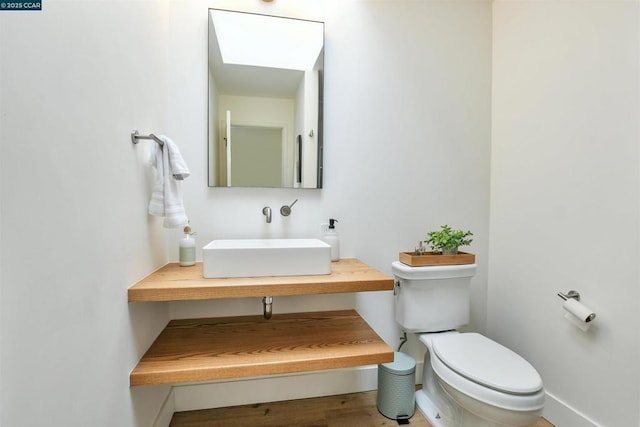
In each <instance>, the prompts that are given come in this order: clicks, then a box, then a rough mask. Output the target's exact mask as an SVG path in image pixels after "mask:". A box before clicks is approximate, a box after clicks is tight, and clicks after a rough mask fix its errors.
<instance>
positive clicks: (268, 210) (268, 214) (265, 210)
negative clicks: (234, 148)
mask: <svg viewBox="0 0 640 427" xmlns="http://www.w3.org/2000/svg"><path fill="white" fill-rule="evenodd" d="M262 215H264V216H266V217H267V224H269V223H270V222H271V208H270V207H269V206H265V207H264V208H262Z"/></svg>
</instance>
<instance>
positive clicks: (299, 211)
mask: <svg viewBox="0 0 640 427" xmlns="http://www.w3.org/2000/svg"><path fill="white" fill-rule="evenodd" d="M208 7H218V8H222V9H233V10H244V11H255V12H261V13H269V14H274V15H280V16H290V17H300V18H305V19H311V20H318V21H324V22H325V42H326V49H325V128H324V131H325V180H324V188H323V189H322V190H291V189H288V190H284V189H247V188H208V187H207V186H206V156H205V154H204V153H205V144H206V129H207V125H206V105H207V104H206V102H207V99H206V94H207V86H206V85H207V75H206V66H207V64H206V57H205V56H204V55H203V52H205V51H206V41H207V8H208ZM170 18H171V25H170V37H169V40H170V42H171V51H170V60H169V64H170V73H169V74H170V76H171V79H172V81H171V82H170V87H169V89H170V90H169V105H170V111H169V132H170V134H171V136H172V137H173V138H174V140H175V141H176V142H178V143H179V144H181V147H182V151H183V154H184V155H185V157H186V158H187V159H188V161H189V166H190V167H191V171H192V176H191V177H190V178H189V180H188V181H185V185H184V187H183V188H184V190H185V197H184V199H185V206H186V210H187V213H188V215H189V217H190V219H191V223H192V226H193V228H194V230H196V231H197V232H198V235H197V239H198V241H199V245H203V244H205V243H206V242H208V241H210V240H211V239H214V238H230V237H282V236H288V237H303V236H310V235H311V236H315V235H316V234H317V231H318V228H319V224H320V223H321V222H327V221H328V219H329V218H330V217H331V218H337V219H338V220H339V222H338V231H339V233H340V237H341V256H342V257H357V258H359V259H361V260H362V261H364V262H367V263H369V264H371V265H373V266H374V267H376V268H378V269H380V270H381V271H384V272H386V273H390V270H391V262H392V261H394V260H397V259H398V253H399V252H400V251H407V250H413V248H414V246H415V244H416V242H417V241H418V240H419V239H423V238H424V237H425V235H426V232H427V231H428V230H432V229H435V228H438V227H439V226H440V224H444V223H449V224H451V225H454V226H458V227H460V228H465V229H467V228H468V229H472V230H473V231H474V233H475V239H476V240H475V243H474V245H473V250H474V252H476V253H477V254H478V262H479V272H478V275H477V277H476V278H475V279H474V284H473V286H474V295H473V321H474V324H475V326H476V327H477V328H478V329H480V330H483V329H484V323H485V318H484V316H485V298H486V275H487V268H486V266H487V245H488V243H487V234H488V206H489V155H490V154H489V153H490V151H489V145H490V83H491V80H490V79H491V74H490V72H491V69H490V67H491V60H490V58H491V56H490V52H491V5H490V3H489V2H476V1H469V2H467V1H463V2H439V1H435V2H433V1H427V2H423V1H415V2H413V1H412V2H404V3H403V5H402V7H397V4H396V3H394V2H391V1H383V2H380V1H349V2H340V1H328V2H322V3H319V2H316V1H312V0H307V1H300V0H282V1H278V2H273V3H262V2H255V1H249V0H244V1H238V0H233V1H231V0H216V1H210V2H208V3H207V2H182V1H175V2H171V9H170ZM187 22H188V23H189V25H185V23H187ZM185 46H189V48H188V49H185V48H184V47H185ZM185 106H189V107H188V108H185ZM296 198H297V199H299V201H298V203H297V204H296V205H295V206H294V208H293V212H292V214H291V216H290V217H282V216H280V215H279V214H278V213H277V212H278V211H279V208H280V206H282V205H284V204H289V203H291V202H293V200H295V199H296ZM264 206H271V208H272V209H273V210H274V212H275V215H274V218H273V222H272V223H271V224H266V223H265V218H264V216H263V215H262V208H263V207H264ZM179 237H180V236H179V233H174V235H173V240H172V241H171V242H170V243H169V249H170V251H171V255H170V256H171V257H172V258H173V259H176V257H177V246H178V242H177V240H178V238H179ZM200 256H201V254H200V253H198V257H199V258H200ZM344 307H355V308H357V309H358V310H359V312H360V313H361V314H362V315H363V316H364V317H365V319H366V320H367V321H368V322H369V323H370V324H371V325H372V326H373V327H374V329H375V330H376V331H377V332H378V333H379V334H380V335H381V336H382V337H383V338H384V339H385V340H386V341H387V342H388V343H389V344H390V345H392V346H393V347H396V346H397V344H398V336H399V332H398V330H397V328H396V326H395V324H394V321H393V300H392V296H391V292H379V293H369V294H367V293H364V294H359V295H343V296H340V295H338V296H309V297H290V298H275V301H274V310H275V311H276V312H294V311H306V310H323V309H334V308H344ZM171 310H172V317H173V318H182V317H198V316H218V315H234V314H259V313H261V312H262V305H261V301H260V299H259V298H254V299H244V300H232V301H207V302H176V303H172V304H171ZM415 350H416V351H417V346H416V349H415ZM418 357H421V356H418Z"/></svg>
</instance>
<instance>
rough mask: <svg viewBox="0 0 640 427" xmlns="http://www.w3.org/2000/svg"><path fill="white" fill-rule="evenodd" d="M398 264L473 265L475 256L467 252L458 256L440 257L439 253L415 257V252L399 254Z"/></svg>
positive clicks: (415, 265)
mask: <svg viewBox="0 0 640 427" xmlns="http://www.w3.org/2000/svg"><path fill="white" fill-rule="evenodd" d="M400 262H401V263H403V264H407V265H410V266H411V267H426V266H430V265H461V264H475V262H476V256H475V255H474V254H470V253H467V252H458V255H442V254H441V253H439V252H425V253H424V254H422V255H416V253H415V252H400Z"/></svg>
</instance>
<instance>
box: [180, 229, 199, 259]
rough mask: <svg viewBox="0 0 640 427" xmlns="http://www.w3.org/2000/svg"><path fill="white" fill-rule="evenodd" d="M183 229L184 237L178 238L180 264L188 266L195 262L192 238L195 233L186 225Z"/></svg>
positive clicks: (194, 246) (194, 248)
mask: <svg viewBox="0 0 640 427" xmlns="http://www.w3.org/2000/svg"><path fill="white" fill-rule="evenodd" d="M183 231H184V237H183V238H182V239H180V254H179V259H180V266H181V267H189V266H192V265H195V264H196V241H195V239H194V238H193V235H194V234H196V233H194V232H192V231H191V227H189V226H188V225H185V227H184V230H183Z"/></svg>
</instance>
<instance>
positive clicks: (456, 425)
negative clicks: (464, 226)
mask: <svg viewBox="0 0 640 427" xmlns="http://www.w3.org/2000/svg"><path fill="white" fill-rule="evenodd" d="M476 268H477V266H476V265H475V264H466V265H446V266H430V267H412V266H408V265H405V264H403V263H400V262H394V263H393V264H392V271H393V274H394V277H395V279H396V283H395V289H394V298H395V318H396V322H397V323H398V325H400V326H401V327H402V329H403V330H404V331H405V332H413V333H415V334H416V335H417V336H418V338H419V340H420V342H422V343H423V344H424V345H425V346H426V348H427V349H426V352H425V356H424V365H423V367H422V369H423V374H422V390H419V391H417V392H416V405H417V406H418V409H419V410H420V411H421V412H422V413H423V414H424V415H425V416H426V418H427V419H428V420H429V422H430V423H431V425H432V426H433V427H494V426H503V427H504V426H508V427H525V426H530V425H533V424H535V423H536V422H537V420H538V418H539V417H540V416H541V415H542V410H543V407H544V397H545V392H544V388H543V385H542V379H541V378H540V375H539V374H538V372H536V370H535V368H534V367H533V366H531V365H530V364H529V362H527V361H526V360H525V359H523V358H522V357H521V356H519V355H518V354H516V353H515V352H513V351H511V350H509V349H507V348H506V347H503V346H502V345H500V344H498V343H496V342H494V341H492V340H490V339H489V338H486V337H484V336H482V335H480V334H477V333H460V332H457V331H456V329H457V328H459V327H461V326H465V325H467V324H468V323H469V311H470V295H471V292H470V284H471V278H472V277H473V276H474V275H475V272H476Z"/></svg>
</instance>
